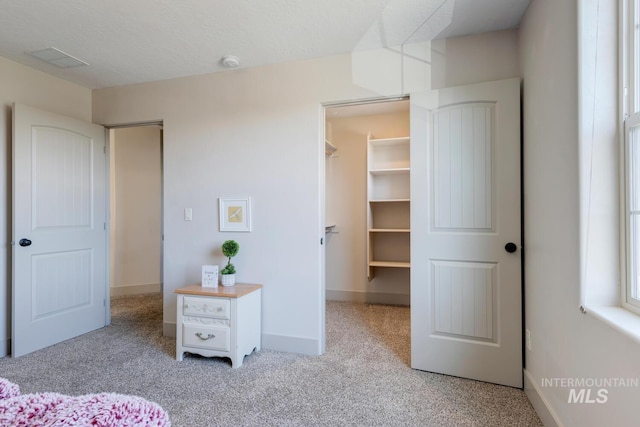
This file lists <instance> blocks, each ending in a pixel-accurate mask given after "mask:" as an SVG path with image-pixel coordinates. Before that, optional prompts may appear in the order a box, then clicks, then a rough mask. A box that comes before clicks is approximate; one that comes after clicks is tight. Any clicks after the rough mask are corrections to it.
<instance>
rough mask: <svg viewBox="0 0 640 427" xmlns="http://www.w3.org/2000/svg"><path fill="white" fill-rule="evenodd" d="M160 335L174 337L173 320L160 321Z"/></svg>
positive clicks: (174, 326)
mask: <svg viewBox="0 0 640 427" xmlns="http://www.w3.org/2000/svg"><path fill="white" fill-rule="evenodd" d="M162 336H163V337H169V338H175V337H176V324H175V322H163V323H162Z"/></svg>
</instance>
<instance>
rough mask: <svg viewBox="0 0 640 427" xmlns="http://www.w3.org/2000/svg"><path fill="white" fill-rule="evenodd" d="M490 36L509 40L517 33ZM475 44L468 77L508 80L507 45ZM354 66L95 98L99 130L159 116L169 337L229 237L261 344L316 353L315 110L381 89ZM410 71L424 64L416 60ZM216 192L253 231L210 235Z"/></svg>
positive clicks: (318, 123)
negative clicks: (251, 296) (189, 289)
mask: <svg viewBox="0 0 640 427" xmlns="http://www.w3.org/2000/svg"><path fill="white" fill-rule="evenodd" d="M497 37H498V38H500V39H502V38H506V39H509V40H514V37H516V32H514V31H510V32H501V34H500V35H498V36H497ZM470 40H475V39H470ZM474 46H475V48H476V49H483V50H484V52H485V55H479V56H477V57H476V58H477V61H479V62H481V63H483V64H484V63H485V62H487V63H491V64H492V65H491V67H486V66H481V65H478V67H479V69H480V70H486V71H484V72H482V73H478V74H476V75H477V79H478V80H477V81H485V80H495V79H499V78H502V77H504V74H509V76H510V77H513V76H515V75H517V55H516V52H515V50H514V51H512V52H511V54H510V55H505V52H504V51H503V50H495V49H493V47H492V45H491V43H487V41H486V40H485V39H484V38H483V39H482V40H481V41H479V42H478V43H474ZM455 52H456V49H453V53H450V54H451V55H455V54H456V53H455ZM373 56H375V55H373ZM353 59H354V58H352V56H351V55H341V56H334V57H328V58H321V59H315V60H308V61H300V62H293V63H287V64H278V65H272V66H266V67H260V68H254V69H247V70H236V71H231V72H223V73H217V74H210V75H204V76H196V77H189V78H181V79H175V80H169V81H163V82H154V83H148V84H140V85H131V86H126V87H118V88H109V89H102V90H96V91H94V93H93V113H94V114H93V119H94V121H95V122H97V123H102V124H118V123H128V122H140V121H148V120H159V119H161V120H163V121H164V180H165V185H164V200H165V202H164V215H165V219H164V233H165V242H164V250H165V260H166V262H165V264H164V275H163V278H164V297H165V298H164V322H165V333H166V334H171V333H172V332H173V331H175V316H176V309H175V301H176V299H175V295H174V294H173V291H174V290H175V289H176V288H178V287H181V286H184V285H187V284H190V283H195V282H198V281H199V277H200V266H201V265H202V264H205V263H212V264H216V263H217V264H221V263H222V262H223V261H224V260H223V258H222V256H221V254H220V250H219V247H220V245H221V243H222V242H223V241H224V240H226V239H228V238H234V239H236V240H237V241H238V242H239V243H240V252H239V254H238V256H237V257H236V259H235V261H236V262H235V264H236V267H237V268H238V280H239V281H241V282H242V281H244V282H258V283H262V284H264V286H265V288H264V293H263V347H265V348H270V349H276V350H287V351H297V352H302V353H308V354H318V353H321V352H322V351H323V339H324V322H323V319H324V296H325V292H324V291H325V289H324V286H323V275H324V270H325V269H324V263H323V262H322V261H323V251H324V247H323V246H321V245H320V239H321V238H322V237H324V204H323V196H324V186H323V179H322V177H323V176H324V141H323V135H322V134H323V121H322V117H321V107H320V106H321V104H322V103H325V102H335V101H344V100H352V99H362V98H370V97H373V96H379V95H380V94H381V93H380V92H379V91H378V92H377V91H376V90H375V89H373V88H375V86H376V85H375V84H366V85H364V84H362V83H361V82H362V81H368V82H369V83H370V82H371V79H363V78H362V77H363V75H362V74H361V73H364V74H372V75H374V74H375V72H376V69H375V67H368V68H367V67H365V68H362V67H361V65H362V64H358V66H357V67H356V64H355V63H354V62H353V61H352V60H353ZM369 59H371V57H369ZM400 59H401V58H399V57H398V58H397V60H398V61H399V60H400ZM390 60H393V58H391V59H390ZM374 65H375V63H374ZM409 65H410V64H405V67H404V70H405V72H406V73H409V72H411V73H412V76H414V77H415V76H418V75H419V74H420V69H416V68H412V66H409ZM413 65H415V67H418V68H419V67H423V68H424V67H427V66H428V64H427V63H426V62H424V61H416V62H415V64H413ZM400 68H401V67H398V69H400ZM466 70H467V71H468V73H474V70H475V67H474V66H468V65H467V67H466ZM496 70H499V71H500V72H497V71H496ZM505 70H506V71H505ZM421 75H422V76H423V77H424V79H426V78H427V77H428V81H427V80H424V79H423V80H422V81H421V82H419V83H420V84H424V83H425V81H426V82H427V83H428V84H430V78H431V77H430V76H431V74H430V70H427V69H422V74H421ZM471 75H472V76H473V74H471ZM365 77H366V76H365ZM401 77H403V76H399V75H396V74H393V73H391V74H388V75H381V76H380V78H381V79H382V80H384V82H385V84H384V85H382V86H385V87H389V85H387V84H386V83H387V82H388V81H394V80H398V81H399V80H403V84H402V85H397V87H404V90H405V91H410V90H411V87H410V86H408V85H407V84H406V83H408V82H409V79H403V78H401ZM467 77H468V76H467ZM467 80H474V77H468V78H467ZM355 82H358V83H359V84H362V85H364V86H367V87H368V88H372V89H367V88H365V87H362V86H359V85H358V84H356V83H355ZM466 82H468V81H466ZM374 83H375V82H374ZM450 83H451V84H455V83H456V82H455V81H454V80H452V81H451V82H450ZM385 94H386V95H389V94H390V93H388V92H385ZM396 94H398V93H396ZM223 195H227V196H250V197H252V203H253V205H252V215H253V231H252V232H251V233H221V232H219V231H218V225H217V221H218V214H217V198H218V197H219V196H223ZM185 207H191V208H193V216H194V219H193V221H191V222H185V221H184V220H183V210H184V208H185ZM363 226H364V225H363Z"/></svg>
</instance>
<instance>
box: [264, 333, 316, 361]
mask: <svg viewBox="0 0 640 427" xmlns="http://www.w3.org/2000/svg"><path fill="white" fill-rule="evenodd" d="M262 348H264V349H267V350H274V351H282V352H285V353H298V354H305V355H307V356H320V355H321V354H322V353H321V351H320V342H319V341H318V340H315V339H311V338H302V337H292V336H286V335H274V334H262Z"/></svg>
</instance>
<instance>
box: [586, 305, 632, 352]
mask: <svg viewBox="0 0 640 427" xmlns="http://www.w3.org/2000/svg"><path fill="white" fill-rule="evenodd" d="M586 309H587V314H591V315H593V316H594V317H596V318H598V319H600V320H602V321H603V322H605V323H606V324H608V325H609V326H611V327H612V328H614V329H617V330H618V331H620V332H622V333H623V334H625V335H626V336H628V337H629V338H631V339H633V340H634V341H636V342H637V343H640V316H639V315H637V314H635V313H632V312H630V311H629V310H625V309H624V308H622V307H615V306H603V305H600V306H589V307H586Z"/></svg>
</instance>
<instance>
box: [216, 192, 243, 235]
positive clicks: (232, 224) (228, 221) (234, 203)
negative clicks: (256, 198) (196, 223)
mask: <svg viewBox="0 0 640 427" xmlns="http://www.w3.org/2000/svg"><path fill="white" fill-rule="evenodd" d="M218 201H219V208H220V214H219V216H220V218H219V219H220V231H251V198H250V197H220V198H219V199H218Z"/></svg>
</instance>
